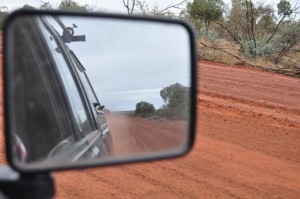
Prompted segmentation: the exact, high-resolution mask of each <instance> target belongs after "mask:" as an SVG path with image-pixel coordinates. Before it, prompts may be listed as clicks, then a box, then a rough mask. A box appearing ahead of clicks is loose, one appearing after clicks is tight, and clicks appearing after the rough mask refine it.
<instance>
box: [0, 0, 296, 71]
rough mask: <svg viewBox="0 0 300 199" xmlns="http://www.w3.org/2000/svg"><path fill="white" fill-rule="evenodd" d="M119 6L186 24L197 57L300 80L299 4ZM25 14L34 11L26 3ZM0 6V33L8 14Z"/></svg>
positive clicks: (240, 0) (66, 5) (130, 0)
mask: <svg viewBox="0 0 300 199" xmlns="http://www.w3.org/2000/svg"><path fill="white" fill-rule="evenodd" d="M119 1H122V3H123V5H124V9H125V11H126V12H127V13H128V14H129V15H151V16H163V17H172V18H180V19H184V20H187V21H188V22H190V23H191V24H192V25H193V27H194V29H195V32H196V34H197V44H198V52H199V53H198V54H199V55H200V56H199V58H201V59H206V60H209V61H214V62H221V63H225V64H228V65H240V64H242V65H248V66H252V67H257V68H261V69H264V70H270V71H274V72H278V73H284V74H288V75H293V76H300V17H299V16H300V2H299V1H292V2H293V3H294V4H292V3H291V2H289V1H288V0H279V1H278V3H277V4H267V3H265V2H264V1H263V0H258V1H255V3H254V2H253V1H252V0H231V3H230V4H225V3H224V1H223V0H183V1H182V0H178V1H173V2H172V3H171V4H170V5H168V6H166V7H163V8H162V7H159V6H158V5H157V4H155V5H150V4H148V3H147V1H144V0H119ZM23 8H24V9H25V8H26V9H33V8H34V7H32V6H31V5H28V4H25V5H24V6H23ZM37 9H59V10H65V9H73V10H81V11H99V12H105V10H104V9H101V8H98V7H97V5H86V4H85V5H81V4H79V3H77V2H76V1H75V0H61V2H60V4H58V5H54V4H53V3H51V2H50V1H43V0H41V4H40V7H38V8H37ZM8 13H9V12H8V9H7V7H6V6H5V5H0V31H1V29H2V26H3V21H4V18H5V17H6V16H7V15H8Z"/></svg>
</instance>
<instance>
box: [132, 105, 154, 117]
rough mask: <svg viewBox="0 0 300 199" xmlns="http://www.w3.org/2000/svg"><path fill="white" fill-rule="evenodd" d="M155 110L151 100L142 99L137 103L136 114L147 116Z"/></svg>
mask: <svg viewBox="0 0 300 199" xmlns="http://www.w3.org/2000/svg"><path fill="white" fill-rule="evenodd" d="M154 112H155V108H154V106H153V104H150V103H149V102H145V101H141V102H139V103H137V104H136V106H135V115H136V116H142V117H147V116H149V115H150V114H151V113H154Z"/></svg>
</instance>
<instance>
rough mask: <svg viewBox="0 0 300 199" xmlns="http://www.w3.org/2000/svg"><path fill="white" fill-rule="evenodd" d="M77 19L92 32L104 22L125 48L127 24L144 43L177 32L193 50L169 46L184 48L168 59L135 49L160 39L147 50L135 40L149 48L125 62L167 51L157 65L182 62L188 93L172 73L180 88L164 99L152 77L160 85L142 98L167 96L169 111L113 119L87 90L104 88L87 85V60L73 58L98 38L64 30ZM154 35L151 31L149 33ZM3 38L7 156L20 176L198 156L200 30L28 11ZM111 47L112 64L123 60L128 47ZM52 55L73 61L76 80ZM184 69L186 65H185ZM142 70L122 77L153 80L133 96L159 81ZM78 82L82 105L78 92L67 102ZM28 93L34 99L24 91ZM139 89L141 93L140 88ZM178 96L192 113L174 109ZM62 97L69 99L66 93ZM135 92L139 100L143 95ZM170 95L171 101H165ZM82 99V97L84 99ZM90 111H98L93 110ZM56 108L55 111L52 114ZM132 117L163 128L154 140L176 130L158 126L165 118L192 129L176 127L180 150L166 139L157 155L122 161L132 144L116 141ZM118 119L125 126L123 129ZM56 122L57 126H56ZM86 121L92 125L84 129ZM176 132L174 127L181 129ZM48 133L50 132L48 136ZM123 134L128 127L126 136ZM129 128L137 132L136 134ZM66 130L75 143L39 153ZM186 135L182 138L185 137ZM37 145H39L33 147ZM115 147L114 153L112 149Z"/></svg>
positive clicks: (167, 22)
mask: <svg viewBox="0 0 300 199" xmlns="http://www.w3.org/2000/svg"><path fill="white" fill-rule="evenodd" d="M25 19H27V21H25ZM70 19H77V20H78V21H79V23H81V24H89V23H90V22H92V21H93V23H98V22H99V24H100V23H101V25H105V24H107V26H103V27H107V29H108V28H111V30H113V31H115V32H113V31H112V32H109V31H107V35H106V36H109V35H110V33H111V34H113V33H116V34H115V35H121V36H119V37H117V36H115V35H114V36H111V37H110V41H118V42H123V40H122V34H125V33H124V29H123V30H122V29H120V28H118V27H119V26H122V24H124V27H125V25H126V27H128V29H125V30H128V31H129V32H130V31H132V34H133V36H134V34H136V35H135V36H137V37H138V36H140V35H142V33H143V31H144V33H145V34H146V33H150V32H151V31H152V30H155V31H156V32H160V30H161V32H164V33H161V37H164V36H165V35H169V36H170V35H173V36H174V38H176V37H177V34H172V31H174V30H179V31H178V39H179V40H180V39H181V40H184V41H185V42H186V43H184V44H185V45H182V43H180V42H177V40H174V41H172V43H170V41H166V43H165V44H170V45H171V44H172V45H174V46H176V48H175V49H174V48H173V49H172V48H171V47H170V48H168V51H166V50H161V48H162V47H164V46H154V47H153V46H152V47H153V48H154V49H151V50H152V51H146V49H147V48H142V47H141V48H140V49H135V48H139V46H143V45H144V46H143V47H147V45H149V43H151V42H152V43H153V42H157V41H156V39H155V37H154V39H153V38H152V39H153V40H150V41H151V42H149V43H146V44H142V43H143V42H142V41H143V40H142V38H139V39H132V38H131V39H132V40H133V43H141V44H140V45H134V44H132V48H128V49H127V50H126V51H124V52H123V53H121V57H122V56H123V55H124V56H125V55H126V53H127V52H130V50H131V51H132V52H135V51H136V50H138V51H140V53H141V54H144V55H145V54H146V52H153V53H154V52H155V51H159V52H160V57H158V55H156V56H157V57H155V55H153V56H154V57H153V59H156V60H159V58H167V57H168V56H169V57H171V58H172V59H174V60H173V61H174V63H176V62H178V63H179V64H178V65H179V66H178V67H179V68H180V71H177V73H176V74H178V77H181V76H184V78H183V79H184V81H183V82H186V86H185V85H181V84H180V83H176V82H177V81H181V79H178V77H177V76H172V75H171V76H169V75H168V74H167V73H166V74H164V75H165V76H167V77H168V78H169V79H171V80H170V81H173V84H170V83H169V86H168V84H167V85H165V84H164V85H161V86H160V88H159V90H160V92H157V91H156V90H157V88H156V87H155V89H154V88H151V87H149V85H152V84H153V82H160V81H162V80H164V79H165V78H163V79H159V77H157V79H155V78H156V77H152V78H154V79H152V81H153V82H152V81H150V82H149V84H148V86H144V87H139V89H140V91H139V94H140V93H143V92H148V91H151V92H152V91H154V90H155V92H157V95H158V96H159V94H160V96H161V97H162V98H163V101H164V102H165V104H164V105H161V108H159V111H157V113H155V114H154V115H153V114H152V115H151V116H149V114H146V115H147V116H146V117H144V115H143V114H142V116H141V117H140V115H139V114H137V108H138V104H140V105H141V104H143V105H145V104H146V103H144V101H141V102H140V103H137V104H136V111H135V112H134V111H131V112H130V114H129V113H128V111H126V109H125V108H124V109H123V110H122V111H118V110H117V111H110V110H108V109H105V106H103V105H101V104H100V103H99V101H98V97H99V96H97V95H96V94H95V91H94V89H93V88H92V89H91V91H87V87H89V86H91V87H94V86H95V85H97V84H96V83H95V84H94V83H93V82H92V83H91V82H90V79H89V78H87V77H88V76H90V75H87V71H88V69H86V65H84V64H82V63H81V60H80V59H81V58H80V57H79V56H78V57H77V56H76V55H75V54H76V53H75V54H74V52H73V51H72V49H71V46H69V44H70V43H73V42H76V43H77V42H83V41H88V40H90V39H92V38H94V39H95V40H96V39H97V38H95V37H87V35H83V34H78V35H77V34H75V33H74V28H75V27H76V26H77V25H78V24H76V25H74V24H73V27H72V28H70V27H67V26H65V25H64V23H63V22H62V21H70ZM81 19H82V21H81ZM22 20H23V21H22ZM54 23H55V25H54ZM22 24H23V25H22ZM24 24H27V26H26V27H25V25H24ZM57 27H61V28H62V33H61V34H60V37H59V36H58V35H59V31H57ZM140 27H143V28H142V29H143V30H142V31H140V30H137V33H135V32H134V30H136V29H139V28H140ZM148 27H149V29H147V28H148ZM91 28H92V27H91ZM93 28H94V27H93ZM156 28H157V29H156ZM21 30H22V34H20V32H19V31H21ZM102 30H103V29H102ZM122 31H123V32H122ZM155 31H154V32H155ZM104 32H105V31H104ZM156 32H155V33H156ZM31 33H32V34H31ZM173 33H174V32H173ZM22 35H24V38H27V39H25V40H26V41H27V42H28V43H23V42H24V41H25V40H23V38H21V39H20V38H19V37H20V36H22ZM33 35H34V36H33ZM149 35H153V34H149ZM180 35H183V36H182V38H183V39H182V38H181V36H180ZM3 38H4V47H3V59H4V62H3V66H4V68H3V80H4V107H5V108H4V118H5V120H4V125H5V135H6V136H5V137H6V149H7V159H8V162H9V164H10V165H11V166H12V167H13V168H14V169H15V170H17V171H20V172H37V171H54V170H65V169H76V168H87V167H95V166H105V165H114V164H121V163H131V162H140V161H149V160H157V159H165V158H173V157H179V156H182V155H184V154H186V153H187V152H188V151H189V150H190V149H191V147H192V145H193V142H194V135H195V125H196V122H195V121H196V110H197V108H196V102H197V98H196V97H197V95H196V94H197V80H196V75H197V65H196V50H195V48H196V47H195V38H194V34H193V30H192V28H191V27H190V26H189V25H188V24H187V23H185V22H183V21H180V20H174V19H167V18H153V17H145V16H128V15H117V14H103V13H82V12H67V11H39V10H28V11H25V10H21V11H17V12H14V13H12V14H11V15H10V16H9V17H8V18H7V20H6V22H5V24H4V31H3ZM35 39H36V43H35V44H34V41H35ZM158 39H159V37H157V40H158ZM163 39H164V40H167V39H168V37H167V36H165V38H163ZM45 40H49V41H45ZM47 42H48V43H47ZM51 42H53V43H54V44H53V43H52V44H51ZM177 43H178V44H177ZM27 44H28V45H27ZM47 45H48V47H47V48H48V49H46V46H47ZM51 45H52V47H51ZM70 45H71V44H70ZM105 45H106V46H107V48H108V47H111V48H112V49H110V50H111V52H109V53H110V54H109V56H110V58H113V57H116V55H117V53H119V52H117V50H118V51H119V50H120V49H119V48H120V47H118V48H114V46H113V45H110V43H107V44H105ZM114 45H116V44H114ZM165 46H166V45H165ZM44 47H45V48H44ZM129 47H130V46H129ZM179 47H180V48H182V49H183V50H182V54H184V56H183V57H184V58H182V56H181V55H180V54H179V56H178V54H176V53H173V54H172V52H173V51H174V52H180V50H178V49H179ZM52 48H53V51H51V52H49V49H52ZM26 49H28V50H26ZM70 49H71V50H70ZM89 49H90V48H89ZM143 50H145V52H143ZM160 50H161V51H160ZM29 51H30V52H31V51H32V52H34V53H33V54H32V56H30V55H31V54H30V52H29ZM80 52H81V51H80ZM97 52H101V53H100V54H99V56H100V57H101V56H102V55H103V57H104V56H106V55H107V52H106V51H101V50H98V51H97ZM47 53H51V54H52V56H53V57H55V56H60V57H63V59H65V60H67V61H66V62H68V64H67V65H68V66H67V69H66V70H68V71H69V70H71V75H70V76H68V77H67V76H64V75H60V76H59V75H58V74H60V73H64V72H65V71H62V69H61V68H60V63H61V61H59V64H56V66H55V67H54V65H55V62H56V61H57V59H61V58H55V59H51V60H50V59H49V56H47ZM79 54H80V53H79ZM82 54H83V55H84V51H82ZM61 55H63V56H61ZM150 56H151V55H150ZM127 59H130V57H127V58H126V60H127ZM181 59H184V60H185V61H182V60H181ZM141 60H142V61H143V62H140V63H144V64H145V63H146V62H147V61H146V62H145V59H144V58H143V59H141ZM183 62H184V64H180V63H183ZM107 63H109V62H107ZM163 63H165V62H157V63H156V65H157V67H158V68H164V67H167V66H166V65H165V64H163ZM172 63H173V62H172ZM33 66H35V67H33ZM137 66H138V67H140V68H142V70H140V72H138V71H130V70H131V69H130V65H128V67H129V68H128V69H124V70H123V71H122V68H121V69H119V70H121V73H124V74H125V76H129V75H130V74H132V73H135V74H136V76H137V77H138V76H141V78H144V79H145V81H143V82H141V81H142V80H137V81H136V82H134V81H133V80H132V79H131V80H132V81H133V82H132V84H131V87H130V88H131V89H133V85H139V84H142V83H144V82H147V80H146V79H148V77H150V76H151V75H148V74H146V75H145V74H144V73H143V71H145V70H146V69H149V67H147V68H146V67H145V66H146V64H145V66H143V65H137ZM110 67H112V66H107V67H104V68H103V69H102V71H103V70H109V68H110ZM143 67H144V68H143ZM74 68H75V69H74ZM154 68H155V67H154ZM73 70H74V71H73ZM153 70H154V69H153ZM169 70H172V68H170V69H169ZM78 71H79V72H78ZM182 71H183V72H182ZM112 72H113V71H112ZM150 73H151V71H150ZM41 74H43V75H41ZM124 74H121V76H120V79H119V80H118V81H120V82H122V81H123V80H122V77H123V76H124ZM153 74H155V70H154V71H153ZM153 74H152V75H153ZM143 75H144V76H143ZM91 76H92V75H91ZM71 77H72V78H73V79H75V80H76V81H75V84H74V85H75V87H76V89H78V90H79V91H78V92H79V95H77V97H76V95H73V94H74V92H77V91H76V90H75V91H72V92H73V93H72V95H73V97H68V96H67V93H68V92H69V90H70V87H66V86H65V84H69V83H68V81H69V79H70V78H71ZM146 77H147V78H146ZM35 78H36V79H35ZM68 78H69V79H68ZM82 78H83V79H84V80H83V79H82ZM85 78H87V79H85ZM91 79H92V78H91ZM166 79H167V78H166ZM121 80H122V81H121ZM38 81H39V82H43V84H44V88H43V89H41V87H40V84H37V83H36V82H38ZM111 81H112V80H111ZM126 81H128V80H124V82H123V83H120V84H125V82H126ZM95 82H97V78H96V79H95ZM101 83H102V84H107V85H109V84H110V83H111V82H109V81H108V80H106V81H104V80H103V81H102V82H101ZM92 84H93V85H92ZM86 86H87V87H86ZM24 88H25V90H26V91H24ZM94 88H95V87H94ZM111 88H113V87H111ZM134 88H135V89H136V87H134ZM175 88H176V89H177V90H180V89H181V90H182V92H185V94H184V96H185V97H184V100H185V101H184V102H182V103H184V104H185V105H174V104H176V103H177V104H178V102H176V103H173V105H172V103H171V102H170V101H168V100H169V96H168V92H169V91H170V92H171V93H174V92H175V93H176V92H177V91H171V89H175ZM95 90H96V89H95ZM59 91H60V92H61V93H59ZM108 91H109V90H108ZM129 91H130V92H129ZM134 92H136V90H135V91H134ZM134 92H132V90H128V92H127V93H126V96H125V97H124V98H122V97H117V99H118V100H119V102H118V104H120V103H122V102H125V99H127V98H133V97H135V95H136V94H135V93H134ZM164 92H167V93H165V94H164ZM178 92H179V91H178ZM80 93H81V94H82V95H80ZM107 93H109V92H107ZM120 93H121V92H120ZM128 93H129V94H128ZM130 93H131V94H130ZM114 94H115V93H113V94H112V96H113V95H114ZM41 96H43V97H41ZM90 96H93V97H90ZM107 96H109V97H111V99H113V97H112V96H111V95H109V94H107ZM120 96H121V95H120ZM179 96H180V95H178V96H177V97H175V98H176V99H179V98H181V97H179ZM78 97H79V98H80V99H81V100H80V101H82V103H83V109H82V110H90V113H89V115H90V116H86V117H87V118H89V117H91V120H92V121H91V122H90V124H89V125H90V126H91V127H87V125H88V124H87V123H86V124H85V121H88V119H85V120H84V119H83V116H82V114H81V112H82V110H81V109H80V110H78V109H79V108H78V107H79V106H77V105H78V102H73V101H72V100H74V99H78ZM92 98H93V99H94V101H93V100H91V99H92ZM175 98H174V99H175ZM137 99H138V98H136V99H135V100H137ZM43 100H44V101H43ZM108 101H109V100H108ZM111 101H112V100H111ZM120 101H121V102H120ZM142 102H143V103H142ZM161 103H162V102H161ZM72 104H73V105H72ZM89 104H90V105H91V106H89ZM48 106H51V107H50V108H48ZM106 106H107V103H106ZM171 106H173V108H171ZM107 107H109V106H107ZM93 108H95V110H93ZM45 110H53V113H50V112H47V111H45ZM76 111H78V112H77V116H76V114H75V115H74V114H73V113H74V112H76ZM176 111H177V113H180V114H177V113H174V112H176ZM112 112H113V113H112ZM115 112H116V113H115ZM120 112H122V114H123V115H122V116H120V114H119V113H120ZM51 114H52V115H51ZM169 114H173V116H168V115H169ZM174 114H175V115H176V114H177V116H174ZM124 115H126V118H127V117H128V116H129V115H130V116H129V117H137V118H134V121H135V122H138V123H139V122H143V121H144V118H146V119H147V120H148V121H149V120H155V121H151V122H150V123H151V128H150V130H149V131H150V132H151V131H156V130H155V128H154V127H156V128H163V127H164V125H165V124H168V125H169V123H167V122H164V121H159V122H161V123H159V122H158V121H156V120H157V118H158V120H160V119H161V118H162V117H165V118H166V121H168V120H174V118H175V119H176V118H177V119H178V120H179V119H180V118H184V119H183V120H184V122H181V121H179V122H177V123H176V125H178V124H180V125H182V123H184V124H183V126H180V127H176V128H179V129H182V130H180V132H179V133H178V135H179V134H180V136H181V138H180V140H181V141H180V142H179V143H177V145H176V146H175V145H173V144H172V143H173V142H175V141H172V139H173V140H175V139H174V138H172V139H168V138H167V137H166V138H165V140H166V141H165V142H164V143H161V144H159V143H156V147H153V148H150V149H149V147H148V146H147V147H146V148H144V149H143V150H144V151H143V150H141V151H139V149H135V150H133V151H132V152H128V153H127V154H122V149H123V148H122V147H123V145H122V144H123V143H125V142H126V139H125V140H124V137H122V135H121V134H120V135H119V136H121V137H122V138H120V140H119V141H116V140H114V139H113V140H112V137H114V133H116V132H117V131H119V130H123V128H124V126H122V127H121V126H120V124H121V123H122V124H123V123H124V121H123V120H124ZM157 115H159V116H157ZM161 115H163V116H161ZM183 115H185V116H183ZM81 117H82V118H81ZM43 118H47V119H45V120H43ZM78 118H79V119H78ZM116 118H121V120H122V121H121V120H118V119H116ZM141 118H142V119H141ZM168 118H169V119H168ZM106 119H107V120H108V124H107V122H106ZM54 120H55V121H56V122H54ZM82 120H83V121H84V122H82ZM78 121H81V123H80V125H81V126H80V127H78V126H76V125H75V123H76V124H78ZM116 121H118V122H116ZM128 124H129V123H126V122H125V126H128ZM132 124H133V123H132ZM160 124H161V125H160ZM157 125H159V126H157ZM172 125H173V127H174V124H172ZM176 125H175V126H176ZM45 126H46V127H47V128H44V127H45ZM118 126H120V127H119V128H118ZM112 127H113V128H112ZM134 127H136V126H134ZM85 128H86V130H85ZM128 128H129V129H130V128H131V127H128ZM139 128H140V127H139ZM62 129H67V130H68V133H70V134H72V135H67V136H65V137H64V138H63V139H61V140H60V141H57V142H56V143H55V144H52V146H51V147H50V148H51V150H49V149H47V151H44V152H41V153H40V152H39V151H42V150H43V147H42V146H43V145H45V144H43V145H42V144H39V141H40V143H43V142H44V143H47V139H48V137H45V136H46V135H49V134H51V133H53V132H56V131H62ZM145 129H146V127H145ZM170 129H172V128H170ZM85 131H86V132H85ZM87 131H89V132H87ZM141 131H144V129H143V128H141ZM157 131H158V132H160V131H159V129H157ZM33 132H36V133H37V134H36V136H35V137H32V135H33ZM128 132H129V131H128ZM162 132H163V131H162ZM174 132H175V131H174ZM63 133H65V132H63ZM132 133H133V132H132V131H130V132H129V133H128V135H130V134H132ZM134 133H135V134H137V133H140V134H141V132H134ZM25 134H26V136H25ZM111 134H112V136H111ZM167 134H168V136H169V134H171V137H173V136H175V135H174V134H172V133H171V132H167ZM154 135H155V134H154V133H153V135H152V136H154ZM178 135H177V134H176V136H177V137H178ZM145 136H146V134H145ZM155 136H156V137H155ZM155 136H154V137H152V138H149V137H148V138H147V139H152V140H153V141H156V140H159V139H161V136H162V134H159V133H158V134H157V135H155ZM62 137H63V135H62ZM100 138H101V140H100V141H99V140H98V141H96V140H97V139H100ZM121 139H122V140H121ZM139 139H140V140H139V142H143V140H144V139H146V137H142V138H139ZM176 139H177V138H176ZM33 140H35V141H34V142H33ZM43 140H44V141H43ZM49 142H50V141H49ZM49 142H48V143H49ZM95 142H101V143H102V144H99V146H101V147H99V146H94V143H95ZM112 143H113V144H112ZM132 143H133V142H131V144H132ZM108 145H109V147H107V146H108ZM141 145H143V144H141ZM103 146H105V147H103ZM112 146H113V147H112ZM76 147H77V148H76ZM118 147H119V149H118V150H119V151H121V152H119V154H120V155H118V154H116V153H115V152H112V151H116V148H118ZM127 147H128V146H127ZM75 148H76V149H75ZM79 149H80V150H82V151H85V152H86V151H89V155H85V154H84V153H83V152H82V151H80V150H79ZM45 154H46V155H45ZM99 154H109V155H108V156H105V157H104V158H103V157H102V156H101V155H100V157H99ZM103 156H104V155H103ZM66 157H72V158H71V159H70V160H67V161H66ZM73 157H74V158H73Z"/></svg>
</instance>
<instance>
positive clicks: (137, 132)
mask: <svg viewBox="0 0 300 199" xmlns="http://www.w3.org/2000/svg"><path fill="white" fill-rule="evenodd" d="M106 117H107V120H108V125H109V128H110V131H111V135H112V139H113V144H114V149H115V155H116V156H117V157H119V156H133V157H134V156H136V155H138V154H140V155H143V154H145V153H150V152H158V153H159V151H164V150H170V149H173V150H175V149H177V150H180V149H182V148H183V147H184V143H186V139H187V136H188V132H187V131H188V130H187V125H186V122H184V121H173V122H161V121H158V120H150V119H143V118H138V117H130V116H128V115H125V114H121V113H110V114H109V115H107V116H106Z"/></svg>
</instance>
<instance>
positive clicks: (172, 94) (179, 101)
mask: <svg viewBox="0 0 300 199" xmlns="http://www.w3.org/2000/svg"><path fill="white" fill-rule="evenodd" d="M189 93H190V89H189V87H186V86H183V85H181V84H179V83H175V84H171V85H170V86H167V87H165V88H163V89H162V90H161V91H160V96H161V97H162V99H163V101H164V102H165V105H163V106H162V108H161V112H162V114H163V115H164V117H165V118H166V120H167V121H170V120H173V119H187V118H188V115H189V112H188V105H189Z"/></svg>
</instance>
